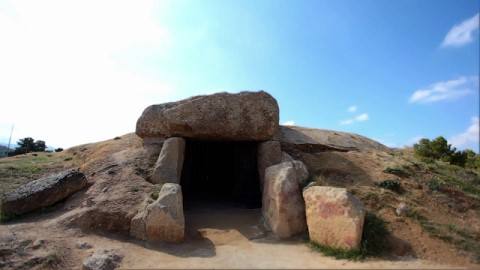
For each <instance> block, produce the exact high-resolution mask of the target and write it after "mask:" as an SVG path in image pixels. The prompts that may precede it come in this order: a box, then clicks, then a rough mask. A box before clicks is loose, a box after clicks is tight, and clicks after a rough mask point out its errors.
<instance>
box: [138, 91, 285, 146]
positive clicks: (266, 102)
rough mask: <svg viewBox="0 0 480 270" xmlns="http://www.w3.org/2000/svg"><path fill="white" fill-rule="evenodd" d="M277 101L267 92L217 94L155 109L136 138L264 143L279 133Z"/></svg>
mask: <svg viewBox="0 0 480 270" xmlns="http://www.w3.org/2000/svg"><path fill="white" fill-rule="evenodd" d="M278 119H279V109H278V104H277V101H276V100H275V99H274V98H273V97H272V96H271V95H270V94H268V93H266V92H264V91H259V92H240V93H237V94H230V93H216V94H212V95H205V96H195V97H191V98H188V99H184V100H180V101H177V102H170V103H164V104H159V105H152V106H149V107H148V108H146V109H145V110H144V111H143V113H142V115H141V116H140V118H139V119H138V121H137V128H136V134H137V135H138V136H140V137H142V138H148V137H167V138H168V137H175V136H178V137H184V138H198V139H214V140H232V141H264V140H270V139H272V138H273V136H274V134H275V133H276V132H277V131H278V127H279V125H278Z"/></svg>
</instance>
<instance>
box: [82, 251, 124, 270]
mask: <svg viewBox="0 0 480 270" xmlns="http://www.w3.org/2000/svg"><path fill="white" fill-rule="evenodd" d="M122 259H123V255H122V254H120V253H118V252H117V251H115V250H111V249H110V250H107V249H101V250H97V251H95V252H94V253H93V254H92V255H90V256H89V257H88V258H87V259H85V261H83V270H113V269H115V268H118V266H119V265H120V262H121V261H122Z"/></svg>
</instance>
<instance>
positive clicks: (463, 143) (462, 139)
mask: <svg viewBox="0 0 480 270" xmlns="http://www.w3.org/2000/svg"><path fill="white" fill-rule="evenodd" d="M479 136H480V134H479V118H478V117H472V120H471V123H470V126H469V127H468V128H467V129H466V130H465V131H464V132H462V133H460V134H457V135H455V136H452V137H451V138H450V139H449V140H448V141H449V143H451V144H452V145H453V146H455V147H457V148H462V149H463V148H467V147H470V148H474V149H473V150H475V151H477V152H478V151H479V149H478V148H479Z"/></svg>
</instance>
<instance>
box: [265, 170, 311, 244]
mask: <svg viewBox="0 0 480 270" xmlns="http://www.w3.org/2000/svg"><path fill="white" fill-rule="evenodd" d="M262 213H263V216H264V218H265V221H266V223H267V225H268V226H269V227H270V229H272V231H273V233H274V234H275V235H277V236H278V237H280V238H288V237H291V236H294V235H296V234H299V233H302V232H304V231H305V230H306V223H305V205H304V202H303V199H302V193H301V190H300V186H299V184H298V180H297V175H296V171H295V168H294V166H293V164H292V162H284V163H280V164H277V165H274V166H270V167H268V168H267V169H266V171H265V183H264V190H263V205H262Z"/></svg>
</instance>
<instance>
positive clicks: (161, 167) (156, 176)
mask: <svg viewBox="0 0 480 270" xmlns="http://www.w3.org/2000/svg"><path fill="white" fill-rule="evenodd" d="M184 152H185V140H184V139H183V138H178V137H174V138H168V139H166V140H165V142H164V143H163V146H162V150H161V151H160V155H159V156H158V160H157V162H156V163H155V167H154V168H153V175H152V182H153V183H154V184H162V183H176V184H178V183H180V177H181V175H182V167H183V157H184Z"/></svg>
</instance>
